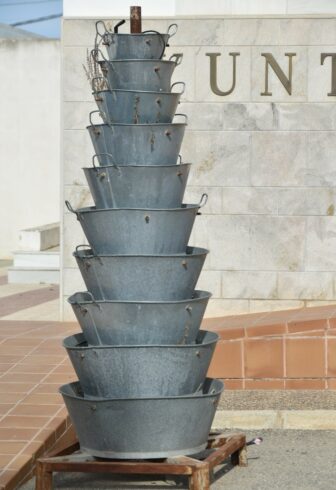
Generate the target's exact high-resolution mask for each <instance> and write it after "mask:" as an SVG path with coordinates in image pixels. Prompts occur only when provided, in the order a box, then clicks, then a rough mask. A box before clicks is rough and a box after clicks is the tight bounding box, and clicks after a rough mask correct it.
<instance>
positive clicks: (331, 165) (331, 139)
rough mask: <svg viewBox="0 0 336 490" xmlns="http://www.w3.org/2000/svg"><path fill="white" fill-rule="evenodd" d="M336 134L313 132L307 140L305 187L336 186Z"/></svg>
mask: <svg viewBox="0 0 336 490" xmlns="http://www.w3.org/2000/svg"><path fill="white" fill-rule="evenodd" d="M335 161H336V134H335V132H334V131H333V132H331V131H328V132H327V131H326V132H314V133H310V134H309V138H308V139H307V170H306V179H305V184H306V185H307V186H325V187H329V186H335V185H336V165H335Z"/></svg>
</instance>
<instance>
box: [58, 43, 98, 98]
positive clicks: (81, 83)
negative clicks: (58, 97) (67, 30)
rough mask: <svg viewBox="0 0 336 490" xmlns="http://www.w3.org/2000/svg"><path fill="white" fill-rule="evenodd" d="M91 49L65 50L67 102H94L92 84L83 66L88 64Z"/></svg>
mask: <svg viewBox="0 0 336 490" xmlns="http://www.w3.org/2000/svg"><path fill="white" fill-rule="evenodd" d="M89 54H90V49H89V48H84V47H71V48H67V47H64V48H63V97H64V100H65V101H77V100H80V101H81V100H85V101H92V95H91V87H90V83H89V81H88V79H87V77H86V74H85V71H84V68H83V65H85V66H86V64H87V61H86V60H87V56H89Z"/></svg>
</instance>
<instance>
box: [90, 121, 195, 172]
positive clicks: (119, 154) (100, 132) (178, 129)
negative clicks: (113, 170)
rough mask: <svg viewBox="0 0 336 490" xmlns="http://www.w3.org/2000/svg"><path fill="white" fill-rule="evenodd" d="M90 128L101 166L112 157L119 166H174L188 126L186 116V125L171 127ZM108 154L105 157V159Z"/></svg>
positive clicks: (129, 125)
mask: <svg viewBox="0 0 336 490" xmlns="http://www.w3.org/2000/svg"><path fill="white" fill-rule="evenodd" d="M94 112H96V113H97V112H99V111H93V112H91V113H90V123H91V124H90V126H87V130H88V131H89V134H90V137H91V141H92V144H93V147H94V149H95V153H96V154H100V155H102V156H100V157H99V162H100V164H101V165H108V164H109V163H111V159H110V158H107V157H106V154H112V155H113V157H114V162H115V163H116V164H118V165H127V164H138V165H174V164H175V163H176V160H177V157H178V155H179V153H180V148H181V145H182V140H183V136H184V132H185V128H186V125H187V116H186V115H185V114H176V116H183V117H184V118H185V121H184V122H183V123H171V124H163V123H162V124H161V123H160V124H93V123H92V114H93V113H94ZM104 155H105V156H104Z"/></svg>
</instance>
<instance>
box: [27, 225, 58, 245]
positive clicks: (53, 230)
mask: <svg viewBox="0 0 336 490" xmlns="http://www.w3.org/2000/svg"><path fill="white" fill-rule="evenodd" d="M59 243H60V224H59V223H58V222H57V223H50V224H47V225H42V226H34V227H32V228H26V229H25V230H20V231H19V247H18V248H19V249H20V250H26V251H29V250H32V251H39V250H47V249H49V248H52V247H57V246H58V245H59Z"/></svg>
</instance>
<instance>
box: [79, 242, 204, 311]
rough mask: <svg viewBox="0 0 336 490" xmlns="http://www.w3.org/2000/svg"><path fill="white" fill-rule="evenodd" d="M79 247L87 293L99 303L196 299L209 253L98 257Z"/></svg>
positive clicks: (192, 251) (190, 249)
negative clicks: (198, 282) (109, 300)
mask: <svg viewBox="0 0 336 490" xmlns="http://www.w3.org/2000/svg"><path fill="white" fill-rule="evenodd" d="M80 247H83V245H79V246H77V247H76V252H74V257H75V258H76V261H77V264H78V267H79V270H80V272H81V274H82V276H83V279H84V282H85V285H86V287H87V289H88V290H89V291H90V292H91V293H92V294H93V296H94V297H95V298H96V299H122V300H136V301H148V300H149V301H169V300H176V299H177V300H182V299H188V298H191V297H192V294H193V291H194V289H195V286H196V283H197V280H198V277H199V275H200V273H201V270H202V267H203V264H204V261H205V258H206V255H207V253H208V250H206V249H204V248H196V247H187V250H186V253H180V254H169V255H168V254H161V255H160V254H156V255H139V254H136V255H134V254H133V255H117V254H115V255H107V254H104V255H99V256H97V255H94V254H93V252H92V250H91V249H84V250H83V249H82V250H81V249H80Z"/></svg>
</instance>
